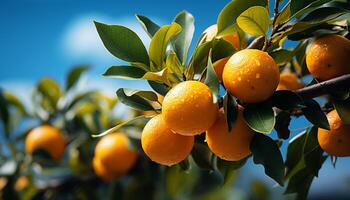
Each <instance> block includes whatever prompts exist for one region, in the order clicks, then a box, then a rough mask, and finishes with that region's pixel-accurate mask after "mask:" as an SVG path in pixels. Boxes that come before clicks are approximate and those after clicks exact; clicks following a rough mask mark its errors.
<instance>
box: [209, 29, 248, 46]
mask: <svg viewBox="0 0 350 200" xmlns="http://www.w3.org/2000/svg"><path fill="white" fill-rule="evenodd" d="M204 33H205V34H206V39H205V42H208V41H211V40H213V39H214V38H215V37H216V35H217V33H218V27H217V25H216V24H214V25H211V26H209V27H208V28H207V29H206V30H205V31H204ZM222 38H223V39H224V40H226V41H227V42H229V43H231V44H232V46H233V47H235V48H236V49H241V48H244V47H245V46H246V45H247V39H246V38H245V37H243V38H239V35H238V33H237V32H233V33H231V34H227V35H224V36H222ZM240 39H241V40H242V46H241V44H240Z"/></svg>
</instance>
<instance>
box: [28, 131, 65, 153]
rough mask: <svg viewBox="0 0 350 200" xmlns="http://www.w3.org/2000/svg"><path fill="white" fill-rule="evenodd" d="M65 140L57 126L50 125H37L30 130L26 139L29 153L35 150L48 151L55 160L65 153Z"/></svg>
mask: <svg viewBox="0 0 350 200" xmlns="http://www.w3.org/2000/svg"><path fill="white" fill-rule="evenodd" d="M64 148H65V141H64V138H63V136H62V134H61V132H60V130H58V129H57V128H55V127H53V126H49V125H44V126H40V127H37V128H35V129H33V130H31V131H30V132H29V134H28V135H27V137H26V140H25V150H26V153H27V154H32V153H33V152H34V151H35V150H38V149H43V150H45V151H47V152H48V153H49V154H50V156H51V157H52V158H53V159H54V160H59V159H60V158H61V157H62V156H63V154H64Z"/></svg>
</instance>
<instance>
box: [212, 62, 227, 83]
mask: <svg viewBox="0 0 350 200" xmlns="http://www.w3.org/2000/svg"><path fill="white" fill-rule="evenodd" d="M228 59H230V57H226V58H222V59H220V60H217V61H215V62H214V63H213V67H214V70H215V73H216V76H217V77H218V79H219V80H220V82H222V72H223V71H224V67H225V65H226V63H227V61H228Z"/></svg>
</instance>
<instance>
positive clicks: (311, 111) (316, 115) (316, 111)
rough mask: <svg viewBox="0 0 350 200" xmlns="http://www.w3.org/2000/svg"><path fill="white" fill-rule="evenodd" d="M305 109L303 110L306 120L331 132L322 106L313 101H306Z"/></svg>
mask: <svg viewBox="0 0 350 200" xmlns="http://www.w3.org/2000/svg"><path fill="white" fill-rule="evenodd" d="M304 102H305V106H306V107H305V108H302V111H303V114H304V116H305V117H306V119H307V120H308V121H309V122H311V123H312V124H314V125H315V126H317V127H319V128H323V129H327V130H330V127H329V123H328V119H327V116H326V115H325V114H324V112H323V111H322V109H321V107H320V105H319V104H318V103H317V102H316V101H315V100H313V99H308V100H305V101H304Z"/></svg>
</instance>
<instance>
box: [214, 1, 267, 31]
mask: <svg viewBox="0 0 350 200" xmlns="http://www.w3.org/2000/svg"><path fill="white" fill-rule="evenodd" d="M267 5H268V1H267V0H249V1H247V0H233V1H231V2H230V3H228V4H227V5H226V6H225V7H224V9H222V11H221V12H220V14H219V17H218V21H217V25H218V34H220V33H221V32H222V31H223V30H225V29H226V28H227V27H229V26H231V25H233V24H235V23H236V19H237V18H238V16H239V15H240V14H241V13H242V12H244V11H245V10H247V9H248V8H250V7H252V6H263V7H266V6H267Z"/></svg>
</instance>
